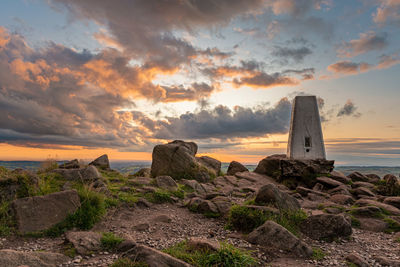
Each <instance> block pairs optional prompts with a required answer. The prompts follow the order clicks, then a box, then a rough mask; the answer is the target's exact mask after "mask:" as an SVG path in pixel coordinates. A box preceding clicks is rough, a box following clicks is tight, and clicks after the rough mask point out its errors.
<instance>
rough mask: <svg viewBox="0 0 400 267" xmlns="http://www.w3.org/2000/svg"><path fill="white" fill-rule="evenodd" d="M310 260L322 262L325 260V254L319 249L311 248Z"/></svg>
mask: <svg viewBox="0 0 400 267" xmlns="http://www.w3.org/2000/svg"><path fill="white" fill-rule="evenodd" d="M312 258H313V259H314V260H317V261H320V260H323V259H324V258H325V253H324V251H323V250H322V249H320V248H313V254H312Z"/></svg>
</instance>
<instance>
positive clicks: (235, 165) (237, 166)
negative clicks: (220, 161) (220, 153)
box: [226, 161, 249, 175]
mask: <svg viewBox="0 0 400 267" xmlns="http://www.w3.org/2000/svg"><path fill="white" fill-rule="evenodd" d="M247 171H249V170H248V169H247V168H246V167H245V166H243V165H242V164H241V163H240V162H237V161H232V162H231V163H229V166H228V170H227V172H226V174H227V175H235V174H236V173H237V172H247Z"/></svg>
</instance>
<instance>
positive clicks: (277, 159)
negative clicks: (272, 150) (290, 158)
mask: <svg viewBox="0 0 400 267" xmlns="http://www.w3.org/2000/svg"><path fill="white" fill-rule="evenodd" d="M284 159H286V155H284V154H276V155H271V156H268V157H266V158H264V159H262V160H261V161H260V162H259V163H258V165H257V167H256V168H255V170H254V172H256V173H259V174H265V175H268V176H271V177H273V178H279V177H280V176H281V175H282V172H281V160H284Z"/></svg>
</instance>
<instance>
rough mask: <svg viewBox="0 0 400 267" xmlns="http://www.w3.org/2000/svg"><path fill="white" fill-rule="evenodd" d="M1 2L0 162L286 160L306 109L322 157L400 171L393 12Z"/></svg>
mask: <svg viewBox="0 0 400 267" xmlns="http://www.w3.org/2000/svg"><path fill="white" fill-rule="evenodd" d="M128 2H129V4H126V3H127V1H122V0H121V1H120V0H115V1H107V0H30V1H25V0H4V1H2V2H1V4H0V7H1V8H0V160H45V159H48V158H55V159H58V160H68V159H73V158H78V159H84V160H92V159H94V158H96V157H97V156H99V155H101V154H105V153H107V154H108V155H109V158H110V160H111V161H120V160H142V161H150V160H151V152H152V149H153V147H154V146H155V145H156V144H161V143H166V142H169V141H171V140H175V139H181V140H185V141H194V142H196V143H197V144H198V145H199V151H198V153H199V154H201V155H209V156H212V157H215V158H217V159H219V160H221V161H223V162H229V161H232V160H236V161H240V162H243V163H253V164H254V163H257V162H258V161H259V160H261V159H262V158H264V157H266V156H268V155H270V154H277V153H285V152H286V145H287V139H288V130H289V120H290V110H291V101H292V100H293V98H294V97H295V96H296V95H299V94H300V95H301V94H306V95H308V94H311V95H316V96H317V97H318V101H319V109H320V115H321V117H322V127H323V134H324V138H325V144H326V150H327V157H328V158H329V159H334V160H336V163H337V164H344V165H351V164H355V165H391V166H393V165H399V164H400V116H399V115H400V105H399V99H400V75H399V73H400V49H399V47H400V34H399V33H400V20H399V18H400V3H399V1H387V0H371V1H363V0H349V1H334V0H327V1H323V0H312V1H296V0H285V1H277V0H246V1H229V0H221V1H211V0H206V1H180V0H176V1H141V0H134V1H128Z"/></svg>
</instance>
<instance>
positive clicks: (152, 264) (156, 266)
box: [124, 244, 191, 267]
mask: <svg viewBox="0 0 400 267" xmlns="http://www.w3.org/2000/svg"><path fill="white" fill-rule="evenodd" d="M131 247H132V248H131V249H130V250H128V251H127V252H125V254H124V256H125V257H127V258H129V259H131V260H133V261H138V262H145V263H146V264H147V265H148V266H149V267H190V266H191V265H190V264H188V263H186V262H184V261H181V260H179V259H176V258H174V257H172V256H170V255H168V254H166V253H164V252H161V251H159V250H156V249H154V248H150V247H147V246H144V245H139V244H132V245H131Z"/></svg>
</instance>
